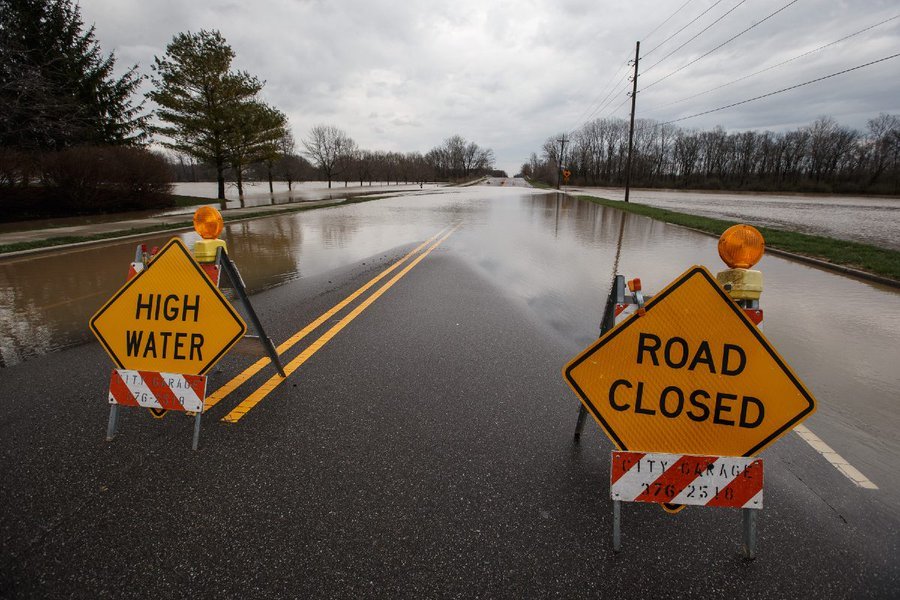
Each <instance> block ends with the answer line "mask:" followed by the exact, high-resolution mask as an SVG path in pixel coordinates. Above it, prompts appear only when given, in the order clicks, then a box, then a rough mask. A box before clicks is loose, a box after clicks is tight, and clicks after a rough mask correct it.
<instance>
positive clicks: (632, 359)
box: [563, 266, 816, 456]
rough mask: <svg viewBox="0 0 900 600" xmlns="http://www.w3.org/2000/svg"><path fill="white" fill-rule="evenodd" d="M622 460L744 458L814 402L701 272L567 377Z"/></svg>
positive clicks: (676, 285)
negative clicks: (632, 455)
mask: <svg viewBox="0 0 900 600" xmlns="http://www.w3.org/2000/svg"><path fill="white" fill-rule="evenodd" d="M563 375H564V377H565V379H566V381H567V382H568V383H569V385H570V386H571V387H572V389H573V390H575V392H576V393H577V394H578V396H579V397H580V398H581V401H582V403H583V404H584V405H585V407H586V408H587V409H588V410H589V411H590V412H591V414H592V415H593V416H594V418H595V419H596V420H597V422H598V423H599V424H600V426H601V427H602V428H603V430H604V431H605V432H606V434H607V435H608V436H609V437H610V439H612V441H613V442H614V443H615V444H616V446H618V447H619V448H620V449H622V450H635V451H644V452H668V453H672V454H698V455H716V456H750V455H753V454H756V453H758V452H759V451H760V450H762V449H763V448H765V447H766V446H768V445H769V444H771V443H772V442H774V441H775V440H776V439H778V438H779V437H781V436H782V435H784V434H785V433H787V432H788V431H789V430H790V429H791V428H792V427H794V425H796V424H797V423H799V422H800V421H802V420H803V419H805V418H806V417H808V416H809V415H810V414H812V413H813V412H814V411H815V408H816V403H815V399H814V398H813V397H812V395H811V394H810V393H809V391H808V390H807V389H806V388H805V387H804V385H803V384H802V383H801V382H800V380H799V379H798V378H797V376H796V375H795V374H794V372H793V371H791V369H790V367H788V365H787V364H786V363H785V362H784V359H782V358H781V357H780V356H779V355H778V353H777V352H775V349H774V348H772V345H771V344H770V343H769V342H768V340H766V338H765V337H764V336H763V335H762V333H760V331H759V329H758V328H757V327H756V326H755V325H754V324H753V323H752V322H751V321H750V320H749V319H748V318H747V317H746V315H744V312H743V310H742V309H741V307H740V306H738V305H737V304H736V303H735V302H734V301H733V300H732V299H731V298H729V297H728V296H727V295H726V294H725V292H724V291H723V290H722V288H720V287H719V286H718V284H717V283H716V281H715V279H714V278H713V277H712V275H711V274H710V273H709V271H707V270H706V269H705V268H703V267H699V266H695V267H692V268H690V269H688V270H687V271H686V272H685V273H683V274H682V275H681V276H680V277H678V279H676V280H675V281H674V282H672V283H670V284H669V285H668V286H667V287H666V288H665V289H664V290H662V291H661V292H660V293H659V294H657V295H655V296H654V297H653V299H652V300H650V301H649V302H648V303H647V305H646V314H644V315H643V316H640V315H637V314H636V315H633V316H631V317H630V318H629V319H627V320H625V321H624V322H622V323H621V324H619V325H618V326H616V327H615V328H613V329H611V330H610V331H608V332H607V333H606V334H604V335H603V336H602V337H601V338H600V339H599V340H597V342H596V343H594V344H592V345H591V346H590V347H589V348H587V349H586V350H584V351H583V352H582V353H581V354H580V355H578V356H577V357H576V358H575V359H573V360H572V362H570V363H569V364H568V365H566V366H565V368H564V369H563Z"/></svg>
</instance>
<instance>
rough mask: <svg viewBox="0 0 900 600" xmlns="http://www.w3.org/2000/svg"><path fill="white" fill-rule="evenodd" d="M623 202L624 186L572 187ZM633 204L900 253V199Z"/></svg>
mask: <svg viewBox="0 0 900 600" xmlns="http://www.w3.org/2000/svg"><path fill="white" fill-rule="evenodd" d="M569 189H570V190H571V191H572V192H573V193H576V194H577V193H584V194H588V195H591V196H599V197H602V198H609V199H611V200H622V199H624V191H623V189H622V188H576V187H572V188H569ZM630 198H631V201H632V202H637V203H640V204H649V205H650V206H658V207H659V208H666V209H669V210H674V211H677V212H685V213H690V214H694V215H700V216H703V217H713V218H715V219H724V220H727V221H735V222H743V223H751V224H753V225H761V226H766V227H773V228H776V229H786V230H789V231H799V232H801V233H808V234H813V235H824V236H827V237H834V238H838V239H843V240H850V241H854V242H862V243H864V244H871V245H874V246H881V247H883V248H893V249H895V250H900V198H891V197H878V196H825V195H819V194H815V195H813V194H769V193H751V192H747V193H736V192H703V191H696V190H644V189H639V190H632V191H631V195H630Z"/></svg>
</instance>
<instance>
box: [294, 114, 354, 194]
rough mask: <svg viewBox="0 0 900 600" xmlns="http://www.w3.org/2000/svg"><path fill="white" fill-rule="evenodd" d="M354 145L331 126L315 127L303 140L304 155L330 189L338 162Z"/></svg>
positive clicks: (348, 138)
mask: <svg viewBox="0 0 900 600" xmlns="http://www.w3.org/2000/svg"><path fill="white" fill-rule="evenodd" d="M353 145H355V144H354V142H353V140H352V139H351V138H350V136H349V135H347V134H346V133H345V132H344V131H343V130H341V129H338V128H337V127H335V126H333V125H316V126H315V127H313V128H312V129H311V130H310V131H309V136H308V137H307V138H306V139H305V140H303V147H304V148H306V151H305V152H304V154H306V156H308V157H309V158H310V159H311V160H312V162H313V164H314V165H315V166H316V167H317V168H319V169H320V170H321V171H322V174H323V175H324V176H325V178H326V179H327V180H328V187H329V188H331V180H332V178H333V177H334V176H335V175H336V174H338V173H339V172H340V168H341V165H340V162H339V161H340V160H341V158H342V157H344V156H346V153H347V151H348V149H349V148H350V147H351V146H353Z"/></svg>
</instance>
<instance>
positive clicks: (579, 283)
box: [0, 186, 900, 485]
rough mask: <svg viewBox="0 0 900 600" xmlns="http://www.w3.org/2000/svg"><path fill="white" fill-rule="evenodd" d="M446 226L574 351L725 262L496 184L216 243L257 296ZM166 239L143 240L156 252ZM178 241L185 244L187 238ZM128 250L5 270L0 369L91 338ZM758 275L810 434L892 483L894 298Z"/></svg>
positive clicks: (457, 250) (499, 289) (260, 223)
mask: <svg viewBox="0 0 900 600" xmlns="http://www.w3.org/2000/svg"><path fill="white" fill-rule="evenodd" d="M456 222H462V223H463V227H462V228H461V229H459V231H458V232H457V233H456V234H455V235H454V236H452V237H451V238H450V239H449V240H448V241H447V242H446V244H445V246H444V247H445V248H447V249H449V251H450V252H452V253H453V256H455V257H458V258H460V259H462V260H465V261H467V262H468V263H469V264H471V265H472V267H473V268H475V269H478V270H480V271H481V272H482V273H483V274H485V275H486V276H487V277H488V278H489V279H490V280H491V281H492V282H493V283H494V284H495V287H496V293H498V294H502V295H504V296H505V297H506V299H507V300H510V301H512V302H515V303H518V304H519V305H520V306H521V307H522V309H523V311H524V312H525V313H526V314H527V315H530V317H531V318H532V319H533V321H534V323H535V326H536V327H541V328H543V329H544V330H545V331H546V332H547V335H549V336H554V337H555V338H556V339H557V340H558V341H559V343H560V344H561V345H562V346H564V347H565V348H567V349H568V350H571V351H572V352H573V353H574V351H575V350H578V349H581V348H583V347H584V346H586V345H587V344H588V343H590V342H591V340H593V339H595V337H596V335H597V326H598V322H599V317H600V312H601V310H602V305H603V302H604V298H605V294H606V293H607V290H608V289H609V284H610V281H611V279H612V276H613V274H614V273H616V272H619V273H622V274H624V275H625V276H626V277H629V278H631V277H640V278H641V279H642V281H643V283H644V288H645V289H646V290H649V291H650V292H652V291H653V290H658V289H660V288H661V287H663V286H664V285H665V284H667V283H668V282H669V281H671V280H672V279H674V278H675V277H676V276H677V275H678V274H680V273H681V272H683V271H684V270H685V269H687V268H688V267H689V266H690V265H693V264H704V265H707V266H708V267H709V268H710V269H711V270H713V271H715V270H718V269H719V268H720V266H721V262H720V260H719V258H718V254H717V251H716V240H715V239H714V238H711V237H707V236H704V235H700V234H697V233H695V232H693V231H690V230H687V229H683V228H679V227H675V226H671V225H667V224H664V223H660V222H656V221H652V220H649V219H646V218H644V217H639V216H635V215H630V214H626V213H622V212H620V211H618V210H615V209H612V208H606V207H601V206H599V205H596V204H593V203H588V202H578V201H575V200H572V199H570V198H568V197H565V196H558V195H556V194H547V193H538V192H535V191H533V190H522V189H518V190H511V189H507V188H502V187H495V186H482V187H476V188H465V189H459V188H456V189H452V190H450V189H447V190H443V191H442V193H431V194H428V193H424V194H422V195H417V196H407V197H402V198H390V199H384V200H379V201H375V202H370V203H365V204H356V205H349V206H341V207H335V208H329V209H322V210H314V211H309V212H304V213H295V214H291V215H283V216H279V217H272V218H266V219H258V220H253V221H247V222H243V223H232V224H229V225H228V226H226V229H225V233H224V237H225V240H226V241H227V243H228V247H229V249H230V252H231V254H232V255H233V257H234V258H235V261H236V262H237V264H238V266H239V267H240V269H241V271H242V274H243V276H244V279H245V280H246V282H247V284H248V287H249V288H250V289H251V291H254V290H261V289H264V288H267V287H271V286H274V285H278V284H280V283H284V282H286V281H289V280H293V279H298V278H304V277H311V276H314V275H319V274H324V273H328V272H330V271H331V270H334V269H337V268H340V267H343V266H347V265H353V264H357V263H359V262H361V261H365V260H366V259H367V258H369V257H372V256H374V255H377V254H380V253H383V252H385V251H388V250H391V249H394V248H397V247H399V246H404V245H409V244H414V243H418V242H421V241H422V240H424V239H426V238H428V237H429V236H431V235H433V234H434V233H436V232H437V231H438V230H440V229H442V228H444V227H446V226H447V225H449V224H451V223H456ZM169 237H170V236H169V235H161V236H158V237H156V238H150V239H147V240H146V242H147V243H148V244H150V245H160V246H161V245H162V244H164V243H165V242H166V241H167V239H168V238H169ZM181 237H182V238H184V239H185V240H186V241H187V242H188V243H189V244H190V243H192V242H193V240H194V239H195V237H196V236H195V235H194V234H183V235H181ZM134 244H135V242H133V241H128V242H119V243H110V244H105V245H102V246H92V247H89V248H83V249H79V250H74V251H68V252H59V253H53V254H45V255H40V256H36V257H32V258H19V259H6V260H3V261H0V363H2V364H3V365H4V366H8V365H12V364H15V363H17V362H20V361H22V360H25V359H27V358H28V357H32V356H36V355H40V354H44V353H47V352H51V351H53V350H56V349H59V348H63V347H66V346H68V345H72V344H77V343H81V342H84V341H88V340H90V339H92V337H91V335H90V334H89V332H88V328H87V321H88V319H89V317H90V315H91V314H93V312H94V311H95V310H96V309H97V308H99V307H100V306H101V304H102V303H103V302H104V301H105V300H106V299H107V298H109V297H110V296H111V295H112V293H113V292H114V291H115V290H116V289H117V288H118V287H119V286H120V285H121V284H122V282H123V279H124V276H125V271H126V268H127V265H128V263H129V261H130V260H131V259H132V256H133V252H134ZM426 264H427V263H426ZM759 268H760V270H762V271H763V273H764V275H765V286H766V287H765V292H764V294H763V308H764V310H765V322H764V324H763V331H764V332H765V334H766V336H767V337H768V338H769V339H771V340H772V341H773V343H774V345H775V347H776V348H777V349H778V350H779V352H780V353H781V354H782V355H783V356H784V357H785V358H786V359H787V361H788V363H789V364H791V365H792V366H793V368H794V369H795V370H796V371H797V373H798V374H799V375H800V377H801V379H803V380H804V381H805V382H806V383H807V385H808V386H809V387H810V388H811V390H812V391H813V393H814V394H815V395H816V396H817V397H818V398H819V400H820V402H821V407H820V415H824V416H818V415H817V416H814V417H813V420H812V423H813V425H815V426H816V427H817V428H819V429H817V432H818V433H820V434H822V435H823V437H825V438H826V439H829V435H831V437H832V438H833V437H837V436H841V437H843V436H845V434H846V435H851V434H847V432H849V431H852V432H853V433H852V435H851V437H852V439H853V440H854V443H855V444H857V446H858V447H859V448H866V449H868V450H869V452H865V451H862V450H860V451H858V452H856V451H854V450H853V449H849V450H848V449H846V448H845V449H844V451H845V452H846V453H848V454H850V455H851V456H853V458H855V459H856V461H857V462H854V465H855V466H857V467H858V468H860V469H861V470H862V471H863V472H864V473H866V474H867V475H868V476H869V477H870V478H872V479H873V480H875V482H876V483H877V484H881V485H886V484H888V483H890V482H885V481H883V480H882V481H878V479H877V475H878V474H880V473H883V472H884V471H883V466H879V464H877V456H878V453H879V452H884V451H887V452H889V453H890V454H892V455H894V456H900V441H898V438H897V436H896V433H895V427H894V426H895V425H896V424H897V415H896V398H898V397H900V370H898V369H897V365H898V364H900V293H898V291H897V290H895V289H893V288H887V287H883V286H879V285H876V284H872V283H867V282H863V281H859V280H856V279H852V278H849V277H845V276H842V275H838V274H835V273H832V272H828V271H823V270H821V269H818V268H815V267H811V266H808V265H805V264H801V263H796V262H792V261H790V260H787V259H784V258H781V257H778V256H772V255H769V256H766V257H765V258H764V259H763V261H762V262H761V263H760V265H759ZM297 325H300V324H297ZM492 334H493V335H502V332H492ZM276 341H278V340H276ZM568 350H567V351H568ZM560 366H561V365H560ZM548 376H558V372H554V373H548ZM851 462H852V461H851Z"/></svg>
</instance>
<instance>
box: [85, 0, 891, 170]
mask: <svg viewBox="0 0 900 600" xmlns="http://www.w3.org/2000/svg"><path fill="white" fill-rule="evenodd" d="M737 2H738V0H729V1H727V2H723V3H722V4H721V5H719V6H717V7H715V8H714V9H713V10H712V11H710V13H709V14H708V15H707V16H706V18H704V19H703V20H701V21H699V22H698V23H697V24H696V25H694V26H692V27H690V28H688V29H687V30H685V31H684V32H683V33H682V34H681V35H679V36H678V37H677V38H675V39H673V40H672V41H671V42H669V43H667V44H665V45H664V46H662V47H660V48H658V49H656V50H653V51H652V52H650V51H651V50H652V49H653V48H654V47H655V46H656V45H657V44H659V43H660V42H662V41H663V40H665V38H666V37H667V36H668V35H669V34H671V33H673V32H674V31H676V30H677V29H678V28H680V27H681V26H683V25H684V24H686V23H687V22H688V21H689V20H690V19H691V18H693V17H694V16H696V15H697V14H699V13H700V12H702V11H703V10H704V9H705V8H707V7H708V6H710V5H711V4H712V0H706V1H698V2H692V3H690V4H689V5H688V6H687V7H685V8H684V9H683V10H682V11H681V12H680V13H679V14H678V15H677V16H676V17H675V18H673V19H672V20H671V21H670V22H669V23H667V24H666V26H664V27H662V28H660V29H659V30H658V31H656V32H655V33H653V34H652V35H650V36H649V37H647V34H648V33H650V32H651V31H652V30H653V29H654V28H655V27H656V26H657V25H659V24H660V23H661V22H662V21H663V19H665V18H666V17H668V16H669V15H670V14H671V13H672V12H673V11H675V9H676V8H678V7H679V6H681V5H682V4H683V1H682V0H671V1H666V2H659V1H652V0H635V1H633V2H611V1H601V2H598V1H588V0H564V1H562V2H560V1H551V0H523V1H489V2H484V1H483V0H479V1H476V0H455V1H453V2H432V1H427V0H409V1H406V2H402V3H401V2H393V1H387V0H369V1H350V0H343V1H342V0H331V1H317V0H307V1H298V0H269V1H266V2H258V3H244V2H221V1H220V2H215V1H212V0H193V1H191V2H184V1H183V0H179V1H173V0H160V1H157V2H153V3H149V2H139V1H137V0H82V2H81V10H82V16H83V18H84V20H85V22H86V23H88V24H91V23H95V24H96V27H97V32H96V33H97V37H98V39H99V40H100V42H101V44H102V46H103V49H104V50H105V51H106V52H109V51H114V52H115V53H116V56H117V59H118V64H119V68H120V69H122V70H124V69H125V68H127V67H129V66H131V65H132V64H135V63H137V64H139V65H140V68H141V70H142V71H143V72H145V73H149V72H150V65H151V64H152V62H153V56H154V55H161V54H162V53H163V52H164V50H165V46H166V44H167V43H168V42H169V41H170V40H171V38H172V36H173V35H174V34H176V33H178V32H181V31H187V30H191V31H196V30H199V29H204V28H205V29H219V30H220V31H221V32H222V33H223V35H225V37H226V38H227V39H228V41H229V43H230V44H231V45H232V47H233V48H234V50H235V52H236V53H237V59H236V66H237V67H238V68H240V69H245V70H247V71H249V72H251V73H253V74H255V75H257V76H258V77H260V78H261V79H264V80H266V82H267V83H266V87H265V90H264V96H265V98H266V100H268V101H269V102H271V103H273V104H274V105H276V106H278V107H279V108H280V109H281V110H283V111H284V112H285V113H287V115H288V116H289V118H290V121H291V124H292V127H293V129H294V133H295V135H296V136H297V137H302V136H303V135H305V134H306V132H307V131H308V130H309V128H310V127H311V126H313V125H315V124H318V123H333V124H335V125H337V126H339V127H341V128H342V129H345V130H346V131H348V132H349V133H350V135H351V136H352V137H353V138H354V139H355V140H356V141H357V142H358V143H359V144H360V146H362V147H364V148H371V149H382V150H401V151H407V150H419V151H427V150H428V149H429V148H431V147H432V146H434V145H436V144H438V143H439V142H440V141H441V140H442V139H444V138H446V137H447V136H450V135H453V134H456V133H458V134H460V135H463V136H465V137H467V138H469V139H471V140H474V141H477V142H478V143H479V144H482V145H486V146H490V147H492V148H493V149H494V151H495V153H496V155H497V159H498V166H499V167H501V168H504V169H506V170H507V171H510V172H511V174H512V172H515V171H517V170H518V167H519V165H521V163H522V162H524V161H525V160H526V159H527V157H528V155H529V154H530V153H531V152H533V151H539V149H540V144H541V143H542V141H543V140H544V139H545V138H547V137H549V136H551V135H554V134H555V133H557V132H559V131H564V130H570V129H573V128H575V127H577V126H578V125H580V124H581V123H582V122H583V120H584V119H585V117H586V115H588V114H590V113H591V111H592V110H593V109H594V108H596V107H597V101H598V100H600V99H601V98H602V97H603V96H604V95H605V94H606V92H607V91H608V87H607V86H608V84H609V82H610V80H611V78H612V76H613V74H614V73H616V72H617V71H620V73H619V77H617V78H615V79H613V81H614V82H615V83H620V84H621V85H620V89H621V91H620V92H619V93H617V94H616V95H615V97H614V101H613V102H611V103H609V106H607V107H606V108H605V109H604V110H600V111H597V112H596V113H595V114H594V115H593V116H594V117H598V116H602V117H607V116H619V117H623V118H624V117H627V115H628V110H629V107H630V104H629V103H628V102H627V101H626V100H627V97H626V95H625V89H626V88H627V87H628V86H627V80H625V79H622V78H624V77H626V76H627V72H626V70H625V69H620V67H622V66H623V64H624V63H625V61H627V60H629V59H630V58H632V56H633V52H634V42H635V40H637V39H640V38H642V37H643V38H645V39H643V40H642V50H643V52H644V53H648V52H650V55H649V56H646V57H645V58H644V59H642V64H643V66H644V69H647V68H648V67H650V66H651V65H652V64H653V63H654V62H656V61H657V60H659V59H661V58H663V57H664V56H665V55H666V54H667V53H668V52H670V51H671V50H673V49H675V48H677V47H678V45H680V44H681V43H683V42H684V41H686V40H687V39H688V38H689V37H690V36H691V35H694V34H695V33H697V32H698V31H700V29H702V28H703V27H705V26H706V25H707V24H709V23H710V22H712V20H713V19H714V18H716V17H717V16H718V15H721V14H722V13H724V12H725V11H726V10H728V9H729V8H731V7H732V6H734V5H735V4H737ZM786 3H787V0H758V1H754V2H746V3H744V4H743V5H741V6H740V7H739V8H737V9H736V10H735V11H734V12H733V13H731V15H729V16H728V17H726V18H725V19H723V20H722V21H721V22H720V23H719V24H718V25H716V26H715V27H713V28H712V29H710V30H709V31H708V32H706V33H704V34H703V35H701V36H700V37H699V38H697V39H696V40H695V41H694V42H691V43H690V44H688V45H686V46H685V47H684V48H683V49H681V50H679V51H678V52H677V53H675V54H673V55H672V57H670V58H668V59H666V60H665V61H664V62H662V63H660V64H659V65H658V66H655V67H653V68H652V69H649V71H648V72H646V73H643V74H642V76H641V78H640V80H639V83H640V84H641V85H640V86H639V87H640V88H643V87H644V86H650V84H652V83H653V82H654V81H656V80H657V79H659V78H661V77H663V76H666V75H668V74H669V73H671V72H672V71H674V70H676V69H678V68H680V67H682V66H683V65H685V64H687V63H689V62H690V61H692V60H694V59H695V58H697V57H699V56H700V55H701V54H703V53H705V52H707V51H709V50H710V49H712V48H714V47H715V46H716V45H718V44H720V43H722V42H724V41H725V40H727V39H728V38H729V37H731V36H733V35H735V34H736V33H738V32H739V31H741V30H742V29H744V28H746V27H748V26H750V25H752V24H753V23H756V22H759V21H760V20H762V19H763V18H764V17H765V16H766V15H768V14H770V13H771V12H773V11H775V10H777V9H778V8H780V7H782V6H784V5H785V4H786ZM897 13H900V7H898V6H897V4H896V2H895V1H882V0H860V1H857V2H852V3H851V2H837V1H834V0H802V1H801V2H797V3H796V4H794V5H792V6H790V7H789V8H787V9H785V10H784V11H783V12H782V13H781V14H779V15H778V16H776V17H774V18H772V19H771V20H770V21H767V22H765V23H763V24H761V25H759V26H758V27H757V28H755V29H753V30H752V31H751V32H748V33H747V34H745V35H743V36H742V37H740V38H738V39H737V40H735V41H734V42H732V43H731V44H729V45H727V46H725V47H723V48H722V49H721V50H719V51H717V52H715V53H714V54H712V55H710V56H708V57H706V58H704V59H702V60H700V61H698V62H697V63H696V64H694V65H692V66H690V67H688V68H685V69H684V70H682V71H681V72H679V73H677V74H676V75H673V76H671V77H669V78H667V79H665V80H664V81H662V82H660V83H658V84H656V85H652V86H651V87H649V88H648V89H646V90H644V91H642V92H641V93H640V94H639V96H638V117H644V118H654V119H657V120H662V121H666V120H670V119H677V118H680V117H682V116H686V115H690V114H693V113H697V112H701V111H704V110H708V109H711V108H716V107H719V106H723V105H725V104H730V103H732V102H736V101H740V100H743V99H745V98H749V97H752V96H755V95H759V94H763V93H767V92H770V91H774V90H777V89H779V88H782V87H787V86H790V85H794V84H797V83H800V82H803V81H806V80H809V79H814V78H816V77H822V76H825V75H828V74H830V73H833V72H836V71H840V70H842V69H846V68H849V67H853V66H856V65H858V64H862V63H865V62H868V61H871V60H875V59H878V58H881V57H884V56H887V55H890V54H893V53H895V52H896V51H897V50H896V49H897V48H898V47H900V44H898V38H900V19H897V20H895V21H892V22H891V23H889V24H886V25H883V26H881V27H879V28H877V29H875V30H872V31H870V32H868V33H866V34H863V35H860V36H858V37H856V38H853V39H852V40H848V41H846V42H844V43H842V44H840V45H838V46H836V47H834V48H830V49H827V50H825V51H822V52H819V53H816V54H815V55H813V56H810V57H807V58H804V59H802V60H798V61H794V62H792V63H790V64H789V65H785V66H784V67H780V68H778V69H773V70H772V71H769V72H767V73H764V74H762V75H759V76H757V77H754V78H752V79H748V80H747V81H744V82H740V83H738V84H735V85H732V86H728V87H725V88H722V89H720V90H716V91H714V92H710V93H708V94H705V95H703V96H700V97H697V98H694V99H691V100H689V101H686V102H682V103H678V104H672V103H673V102H675V101H677V100H680V99H682V98H685V97H686V96H690V95H693V94H696V93H698V92H701V91H704V90H707V89H709V88H712V87H715V86H717V85H721V84H723V83H726V82H728V81H731V80H733V79H736V78H738V77H742V76H744V75H747V74H749V73H752V72H754V71H756V70H759V69H762V68H765V67H767V66H769V65H772V64H775V63H777V62H779V61H783V60H786V59H788V58H791V57H793V56H796V55H798V54H800V53H802V52H806V51H808V50H812V49H813V48H816V47H817V46H820V45H822V44H825V43H828V42H831V41H833V40H835V39H837V38H840V37H842V36H844V35H847V34H849V33H852V32H854V31H856V30H859V29H862V28H863V27H866V26H868V25H871V24H873V23H875V22H877V21H879V20H882V19H886V18H889V17H891V16H894V15H895V14H897ZM898 72H900V58H898V59H894V60H893V61H888V62H884V63H881V64H879V65H874V66H872V67H868V68H866V69H861V70H859V71H855V72H853V73H848V74H846V75H843V76H840V77H835V78H833V79H830V80H828V81H825V82H821V83H818V84H813V85H810V86H807V87H804V88H800V89H797V90H794V91H792V92H787V93H784V94H780V95H777V96H773V97H771V98H768V99H765V100H760V101H758V102H754V103H750V104H745V105H743V106H740V107H736V108H734V109H729V110H727V111H721V112H717V113H713V114H710V115H707V116H704V117H698V118H696V119H691V120H688V121H684V122H682V123H681V125H683V126H685V127H700V128H706V127H713V126H715V125H722V126H724V127H725V128H726V129H735V130H737V129H747V128H754V129H772V130H779V129H783V128H788V127H795V126H797V125H802V124H806V123H809V122H811V121H812V120H813V119H815V118H816V117H817V116H819V115H823V114H828V115H831V116H833V117H835V118H836V119H837V120H838V122H840V123H842V124H844V125H847V126H851V127H856V128H864V127H865V121H866V119H868V118H871V117H873V116H875V115H877V114H878V113H879V112H891V113H900V93H898V92H900V89H898V88H900V84H898V77H897V73H898ZM623 101H624V102H623ZM613 109H617V110H613Z"/></svg>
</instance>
